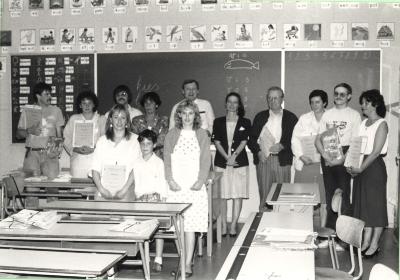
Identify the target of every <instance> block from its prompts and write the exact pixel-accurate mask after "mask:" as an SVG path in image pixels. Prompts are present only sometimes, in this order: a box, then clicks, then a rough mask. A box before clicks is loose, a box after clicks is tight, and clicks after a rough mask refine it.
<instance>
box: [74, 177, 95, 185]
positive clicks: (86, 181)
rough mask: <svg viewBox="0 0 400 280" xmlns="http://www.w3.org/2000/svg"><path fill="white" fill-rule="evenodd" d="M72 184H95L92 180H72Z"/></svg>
mask: <svg viewBox="0 0 400 280" xmlns="http://www.w3.org/2000/svg"><path fill="white" fill-rule="evenodd" d="M71 183H80V184H85V183H86V184H93V179H92V178H73V177H72V178H71Z"/></svg>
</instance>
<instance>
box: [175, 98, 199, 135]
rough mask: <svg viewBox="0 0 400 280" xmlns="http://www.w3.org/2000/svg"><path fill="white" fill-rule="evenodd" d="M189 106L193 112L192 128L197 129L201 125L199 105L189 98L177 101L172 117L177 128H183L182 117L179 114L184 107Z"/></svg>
mask: <svg viewBox="0 0 400 280" xmlns="http://www.w3.org/2000/svg"><path fill="white" fill-rule="evenodd" d="M186 108H190V109H192V110H193V112H194V115H195V116H194V120H193V130H197V129H199V128H200V127H201V117H200V112H199V107H198V106H197V104H196V103H194V102H193V101H191V100H186V99H185V100H183V101H181V102H180V103H179V105H178V108H176V111H175V115H174V119H175V127H176V128H178V129H182V128H183V123H182V118H181V116H180V114H181V113H182V112H183V111H184V110H185V109H186Z"/></svg>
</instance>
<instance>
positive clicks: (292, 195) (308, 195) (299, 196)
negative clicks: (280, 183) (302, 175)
mask: <svg viewBox="0 0 400 280" xmlns="http://www.w3.org/2000/svg"><path fill="white" fill-rule="evenodd" d="M314 197H315V193H313V192H301V193H299V192H281V193H280V194H279V197H278V201H312V200H313V199H314Z"/></svg>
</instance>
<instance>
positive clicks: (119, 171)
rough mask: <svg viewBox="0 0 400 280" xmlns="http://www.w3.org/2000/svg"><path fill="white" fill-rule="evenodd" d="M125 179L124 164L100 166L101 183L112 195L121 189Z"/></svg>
mask: <svg viewBox="0 0 400 280" xmlns="http://www.w3.org/2000/svg"><path fill="white" fill-rule="evenodd" d="M125 181H126V166H125V165H117V164H115V165H113V164H106V165H104V166H103V168H102V172H101V183H102V184H103V186H104V187H105V188H106V189H107V190H109V191H110V192H111V193H112V194H113V195H114V194H115V193H116V192H117V191H119V190H120V189H122V187H123V186H124V184H125Z"/></svg>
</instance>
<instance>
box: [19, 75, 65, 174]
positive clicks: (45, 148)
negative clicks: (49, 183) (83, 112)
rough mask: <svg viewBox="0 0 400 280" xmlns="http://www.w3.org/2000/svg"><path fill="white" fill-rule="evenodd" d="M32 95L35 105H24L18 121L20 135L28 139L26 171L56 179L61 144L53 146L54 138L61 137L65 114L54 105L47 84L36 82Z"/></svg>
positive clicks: (26, 145)
mask: <svg viewBox="0 0 400 280" xmlns="http://www.w3.org/2000/svg"><path fill="white" fill-rule="evenodd" d="M32 98H33V100H34V103H35V104H34V105H29V106H26V107H25V108H23V110H22V112H21V117H20V119H19V122H18V130H17V138H19V139H26V142H25V148H26V152H25V158H24V164H23V170H24V171H25V172H30V173H33V175H34V176H40V175H45V176H48V177H49V178H55V177H56V176H57V175H58V173H59V170H60V166H59V161H58V157H59V155H60V153H61V151H62V144H60V145H54V143H55V141H54V140H55V138H62V127H63V126H64V124H65V121H64V117H63V115H62V113H61V110H60V108H58V107H57V106H52V105H51V87H50V86H49V85H48V84H45V83H38V84H36V85H35V86H34V87H33V92H32Z"/></svg>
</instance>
